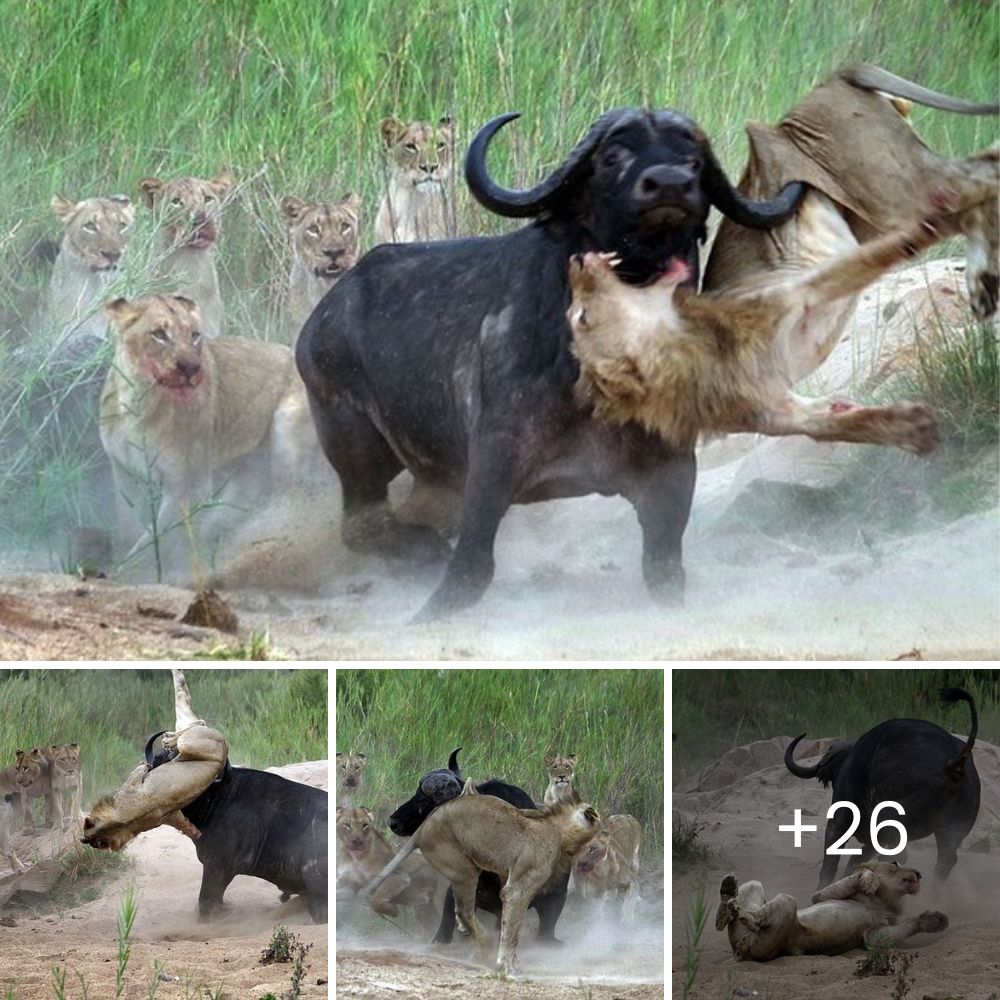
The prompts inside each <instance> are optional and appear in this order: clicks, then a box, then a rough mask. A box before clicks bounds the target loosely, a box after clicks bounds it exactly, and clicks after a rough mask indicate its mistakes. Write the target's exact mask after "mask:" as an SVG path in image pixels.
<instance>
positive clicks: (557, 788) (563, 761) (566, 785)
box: [544, 753, 580, 806]
mask: <svg viewBox="0 0 1000 1000" xmlns="http://www.w3.org/2000/svg"><path fill="white" fill-rule="evenodd" d="M575 769H576V754H575V753H571V754H569V755H568V756H566V757H546V758H545V770H546V771H548V772H549V784H548V787H547V788H546V789H545V798H544V801H545V804H546V805H547V806H551V805H555V803H556V802H560V801H562V800H565V801H567V802H579V801H580V797H579V795H577V793H576V789H574V788H573V772H574V770H575Z"/></svg>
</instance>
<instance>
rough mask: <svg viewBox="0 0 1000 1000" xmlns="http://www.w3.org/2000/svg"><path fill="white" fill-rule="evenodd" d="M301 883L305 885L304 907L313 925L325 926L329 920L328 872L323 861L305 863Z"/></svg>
mask: <svg viewBox="0 0 1000 1000" xmlns="http://www.w3.org/2000/svg"><path fill="white" fill-rule="evenodd" d="M302 881H303V882H305V885H306V905H307V906H308V907H309V916H310V917H312V920H313V923H314V924H325V923H326V922H327V920H328V919H329V914H328V908H329V903H328V895H327V894H328V893H329V881H330V870H329V865H328V864H327V863H326V862H325V861H319V860H313V861H307V862H306V863H305V865H303V867H302Z"/></svg>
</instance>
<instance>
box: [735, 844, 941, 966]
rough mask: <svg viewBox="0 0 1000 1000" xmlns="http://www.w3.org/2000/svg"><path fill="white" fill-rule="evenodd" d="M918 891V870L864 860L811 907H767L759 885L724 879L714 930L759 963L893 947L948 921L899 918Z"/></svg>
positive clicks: (930, 913) (779, 899)
mask: <svg viewBox="0 0 1000 1000" xmlns="http://www.w3.org/2000/svg"><path fill="white" fill-rule="evenodd" d="M919 891H920V872H918V871H916V870H915V869H913V868H901V867H900V866H899V865H898V864H896V862H895V861H866V862H865V863H864V864H860V865H857V866H856V867H855V869H854V874H853V875H849V876H848V877H847V878H842V879H840V881H839V882H833V883H831V884H830V885H828V886H826V888H824V889H820V890H819V891H818V892H815V893H813V897H812V902H813V904H814V905H813V906H809V907H807V908H806V909H804V910H800V909H799V908H798V904H797V903H796V902H795V899H794V897H793V896H789V895H788V894H787V893H780V894H779V895H777V896H775V897H774V899H772V900H770V902H768V901H767V900H766V898H765V896H764V887H763V886H762V885H761V884H760V882H744V883H743V885H741V886H740V887H739V888H738V889H737V886H736V877H735V876H733V875H727V876H726V877H725V878H724V879H723V880H722V885H721V887H720V890H719V895H720V897H721V902H720V903H719V909H718V912H717V914H716V917H715V926H716V928H717V929H718V930H720V931H721V930H726V931H728V933H729V943H730V945H731V946H732V949H733V954H734V955H735V956H736V957H737V958H738V959H747V958H749V959H753V960H754V961H757V962H766V961H768V960H770V959H772V958H777V957H778V956H779V955H836V954H838V953H839V952H842V951H847V950H849V949H851V948H861V947H865V946H867V945H870V944H873V943H875V942H879V943H881V944H883V945H894V944H899V943H901V942H902V941H904V940H906V938H908V937H910V936H911V935H913V934H920V933H935V932H937V931H943V930H944V929H945V928H946V927H947V926H948V918H947V917H946V916H945V915H944V914H943V913H938V912H937V911H935V910H926V911H925V912H923V913H921V914H920V915H919V916H917V917H910V918H909V919H907V920H901V919H900V913H901V912H902V909H903V900H904V898H905V897H906V896H908V895H915V894H916V893H917V892H919Z"/></svg>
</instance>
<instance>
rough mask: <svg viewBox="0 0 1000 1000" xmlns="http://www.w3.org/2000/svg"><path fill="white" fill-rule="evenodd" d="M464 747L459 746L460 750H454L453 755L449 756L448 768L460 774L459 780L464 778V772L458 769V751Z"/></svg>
mask: <svg viewBox="0 0 1000 1000" xmlns="http://www.w3.org/2000/svg"><path fill="white" fill-rule="evenodd" d="M461 749H462V748H461V747H459V748H458V750H452V752H451V756H450V757H449V758H448V770H449V771H453V772H454V773H455V774H457V775H458V777H459V780H461V778H462V773H461V771H459V769H458V751H459V750H461Z"/></svg>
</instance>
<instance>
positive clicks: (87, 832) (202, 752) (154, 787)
mask: <svg viewBox="0 0 1000 1000" xmlns="http://www.w3.org/2000/svg"><path fill="white" fill-rule="evenodd" d="M171 674H172V676H173V682H174V724H175V726H176V729H175V730H174V731H173V732H166V733H164V734H163V747H164V749H165V750H173V751H176V756H174V757H173V758H172V759H171V760H169V761H167V762H166V763H163V764H160V765H159V766H156V767H151V766H150V765H149V764H147V763H146V762H145V761H143V762H142V763H141V764H140V765H139V766H138V767H137V768H136V769H135V770H134V771H133V772H132V773H131V774H130V775H129V776H128V778H127V779H126V780H125V783H124V784H123V785H122V787H121V788H119V789H118V791H117V792H115V793H114V794H113V795H105V796H103V797H102V798H100V799H98V800H97V802H95V803H94V805H93V806H91V809H90V813H89V815H87V816H86V817H85V818H84V821H83V836H82V837H81V838H80V840H81V842H82V843H84V844H88V845H89V846H90V847H94V848H96V849H98V850H110V851H121V850H123V849H124V848H125V847H126V845H128V844H129V843H130V842H131V841H132V840H134V839H135V838H136V837H137V836H138V835H139V834H140V833H142V832H144V831H146V830H152V829H155V828H156V827H158V826H161V825H166V826H172V827H174V828H175V829H177V830H180V832H181V833H183V834H184V835H185V836H188V837H190V838H191V839H192V840H197V839H198V838H199V837H200V836H201V833H200V831H199V830H198V829H197V828H196V827H195V826H194V824H193V823H192V822H191V821H190V820H189V819H187V818H186V817H185V816H184V814H183V813H182V812H181V809H183V808H184V806H186V805H189V804H190V803H191V802H193V801H194V800H195V799H196V798H197V797H198V796H199V795H200V794H201V793H202V792H203V791H205V789H206V788H208V786H209V785H210V784H211V783H212V781H213V780H214V779H215V778H216V776H217V775H218V774H219V772H220V771H221V770H222V769H223V767H225V765H226V760H227V759H228V757H229V746H228V744H227V743H226V740H225V737H224V736H223V735H222V734H221V733H220V732H219V731H218V730H216V729H212V728H210V727H209V726H206V725H205V723H204V722H203V721H202V720H201V719H197V718H196V717H195V715H194V710H193V709H192V707H191V693H190V691H189V690H188V686H187V682H186V681H185V679H184V673H183V671H181V670H177V669H173V670H171ZM204 891H205V890H204V886H203V887H202V892H203V893H204ZM220 898H221V893H220Z"/></svg>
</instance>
